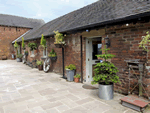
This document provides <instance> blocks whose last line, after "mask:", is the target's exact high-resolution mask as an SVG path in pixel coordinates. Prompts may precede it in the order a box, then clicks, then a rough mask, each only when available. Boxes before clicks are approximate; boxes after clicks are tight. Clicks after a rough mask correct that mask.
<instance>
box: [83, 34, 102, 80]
mask: <svg viewBox="0 0 150 113" xmlns="http://www.w3.org/2000/svg"><path fill="white" fill-rule="evenodd" d="M101 47H102V41H101V37H97V38H87V39H86V82H91V81H92V80H93V76H94V66H95V65H96V64H97V63H99V62H100V60H98V59H97V57H96V56H95V55H97V54H102V51H100V49H101Z"/></svg>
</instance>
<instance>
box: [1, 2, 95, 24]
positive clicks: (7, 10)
mask: <svg viewBox="0 0 150 113" xmlns="http://www.w3.org/2000/svg"><path fill="white" fill-rule="evenodd" d="M96 1H97V0H0V14H10V15H16V16H22V17H27V18H36V19H43V20H44V21H45V22H49V21H51V20H53V19H55V18H57V17H60V16H62V15H65V14H67V13H69V12H72V11H74V10H77V9H80V8H82V7H84V6H86V5H88V4H91V3H93V2H96Z"/></svg>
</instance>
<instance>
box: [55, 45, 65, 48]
mask: <svg viewBox="0 0 150 113" xmlns="http://www.w3.org/2000/svg"><path fill="white" fill-rule="evenodd" d="M55 46H56V47H57V48H62V47H63V46H64V44H55Z"/></svg>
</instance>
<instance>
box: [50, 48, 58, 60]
mask: <svg viewBox="0 0 150 113" xmlns="http://www.w3.org/2000/svg"><path fill="white" fill-rule="evenodd" d="M48 57H50V59H51V60H52V61H55V60H56V59H57V54H56V53H55V51H54V49H52V51H51V52H50V53H49V55H48Z"/></svg>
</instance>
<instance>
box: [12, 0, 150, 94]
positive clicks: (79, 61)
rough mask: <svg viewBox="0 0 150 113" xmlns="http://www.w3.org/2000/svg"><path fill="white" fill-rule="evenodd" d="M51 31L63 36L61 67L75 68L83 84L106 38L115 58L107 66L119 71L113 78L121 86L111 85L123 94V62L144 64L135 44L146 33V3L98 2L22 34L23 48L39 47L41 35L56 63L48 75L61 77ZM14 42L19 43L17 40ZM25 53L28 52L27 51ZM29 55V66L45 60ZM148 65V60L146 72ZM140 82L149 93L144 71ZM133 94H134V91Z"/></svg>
mask: <svg viewBox="0 0 150 113" xmlns="http://www.w3.org/2000/svg"><path fill="white" fill-rule="evenodd" d="M54 30H55V31H56V30H59V32H61V33H63V34H66V35H67V36H66V37H65V42H66V46H65V47H64V49H65V50H64V51H65V52H64V54H65V55H64V63H65V66H66V65H69V64H75V65H76V67H77V69H76V73H78V74H81V75H83V80H86V82H90V81H92V76H93V66H94V65H95V64H96V62H98V61H99V60H98V59H97V58H96V57H95V54H99V51H98V50H100V48H103V47H104V44H105V37H108V38H109V39H110V43H111V44H110V47H109V48H110V51H109V53H111V54H114V55H116V57H115V58H113V59H112V60H111V62H112V63H114V64H115V66H116V67H117V68H118V69H119V73H117V74H118V75H119V77H120V81H121V84H115V90H116V91H117V92H120V93H124V94H127V93H128V88H129V78H128V75H129V74H128V73H127V64H126V62H125V61H124V60H126V59H140V60H141V61H146V57H147V56H146V55H144V54H143V51H142V49H141V48H139V42H140V41H141V39H142V38H141V36H144V35H146V34H145V32H146V31H150V2H149V1H144V2H140V1H138V2H137V1H122V0H121V1H119V0H113V1H112V0H107V1H103V0H101V1H98V2H95V3H93V4H91V5H88V6H85V7H83V8H81V9H79V10H76V11H73V12H71V13H68V14H66V15H64V16H61V17H59V18H57V19H54V20H52V21H50V22H48V23H46V24H44V25H43V26H42V27H40V28H39V29H37V30H34V31H33V32H30V33H27V34H25V35H24V38H25V44H26V46H27V44H28V43H29V42H36V43H37V44H38V46H39V45H40V38H41V35H42V34H43V35H44V37H45V38H46V41H47V53H46V54H49V52H50V51H51V50H52V49H54V50H55V52H56V53H57V61H56V62H53V63H52V65H51V67H50V71H53V72H56V73H61V74H62V73H63V67H62V49H61V48H56V47H55V45H54V32H53V31H54ZM17 41H18V42H21V37H20V38H18V40H17ZM13 43H14V42H13ZM148 48H149V46H148ZM27 50H28V51H29V48H27ZM81 50H82V51H81ZM29 53H30V54H29V56H28V58H27V60H28V61H30V62H31V61H32V60H33V59H41V58H44V57H45V56H43V55H44V54H43V51H40V50H39V49H38V50H37V52H36V53H35V54H36V55H35V57H34V58H33V57H32V54H31V52H29ZM148 55H150V53H148ZM149 57H150V56H148V59H149ZM149 65H150V63H149V60H148V62H147V64H146V68H147V69H148V68H149ZM137 73H138V72H137ZM143 81H144V83H145V84H146V85H147V87H145V88H146V90H147V91H148V93H150V86H149V85H148V84H149V83H150V72H149V71H148V70H146V69H145V71H144V74H143ZM136 83H137V80H136V79H135V78H134V77H133V78H132V79H131V86H132V87H133V86H134V85H135V84H136ZM137 91H138V89H137ZM135 93H137V92H136V91H135Z"/></svg>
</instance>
